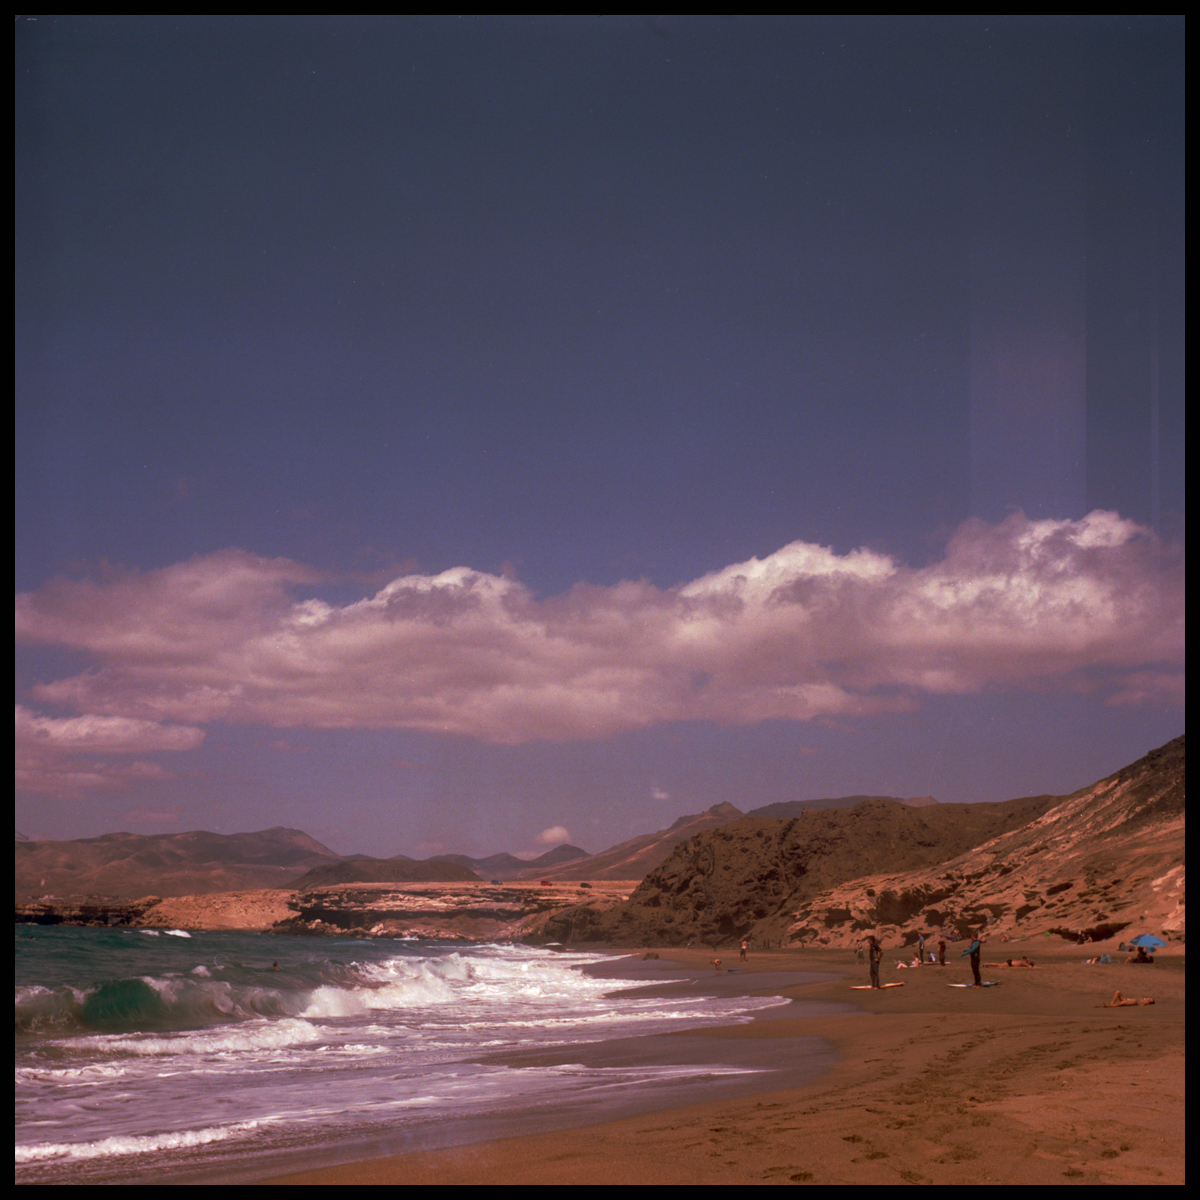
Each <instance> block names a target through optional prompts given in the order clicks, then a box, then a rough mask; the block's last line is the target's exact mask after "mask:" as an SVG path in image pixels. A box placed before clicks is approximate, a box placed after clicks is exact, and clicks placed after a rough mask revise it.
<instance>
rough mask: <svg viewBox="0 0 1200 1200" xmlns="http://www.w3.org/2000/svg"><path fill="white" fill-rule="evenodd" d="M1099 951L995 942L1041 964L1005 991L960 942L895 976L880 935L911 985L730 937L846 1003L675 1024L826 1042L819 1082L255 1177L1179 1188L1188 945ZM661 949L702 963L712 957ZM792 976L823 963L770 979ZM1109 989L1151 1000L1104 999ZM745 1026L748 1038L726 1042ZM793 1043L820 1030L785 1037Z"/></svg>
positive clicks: (1013, 973)
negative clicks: (1153, 953) (1088, 960)
mask: <svg viewBox="0 0 1200 1200" xmlns="http://www.w3.org/2000/svg"><path fill="white" fill-rule="evenodd" d="M1092 949H1093V948H1089V950H1088V951H1087V952H1085V951H1083V950H1081V949H1077V948H1066V947H1062V946H1061V945H1055V946H1053V947H1051V948H1047V947H1046V946H1045V945H1044V944H1043V943H1041V942H1040V941H1029V942H1024V943H1010V944H1008V945H999V944H997V945H996V946H990V945H989V946H988V947H987V948H986V950H985V953H984V962H985V963H988V962H997V961H1001V960H1002V959H1003V958H1005V957H1007V956H1008V955H1010V954H1012V955H1019V954H1027V955H1028V956H1029V957H1030V958H1032V959H1033V960H1034V961H1035V962H1036V963H1037V964H1038V966H1037V969H1035V970H1024V969H1013V968H1007V967H993V968H986V967H985V969H984V972H983V977H984V979H992V980H996V981H998V982H999V983H1000V985H1001V986H999V987H991V988H984V989H973V988H954V987H950V986H948V985H949V984H950V983H962V982H964V981H967V982H969V981H970V971H969V968H968V967H967V965H966V960H965V959H961V960H960V959H959V958H958V957H957V951H952V953H953V954H954V957H949V956H948V960H947V966H946V967H945V968H938V967H935V966H927V967H922V968H919V969H908V970H897V969H896V968H895V963H896V960H897V958H899V957H900V955H899V954H898V953H896V952H888V951H887V950H886V949H885V955H884V971H883V976H882V977H883V980H884V982H885V983H893V982H903V983H904V984H905V986H904V987H899V988H887V989H885V990H882V991H862V990H854V988H853V985H855V984H861V983H866V982H867V968H866V967H865V965H856V964H855V962H854V958H853V953H852V952H849V951H845V950H836V951H834V950H825V951H796V950H780V951H761V952H753V953H751V955H750V956H749V961H748V962H746V963H745V964H741V963H739V962H738V961H737V954H736V951H726V952H724V953H723V954H722V956H721V957H722V958H723V959H724V967H725V968H728V967H734V968H740V967H743V966H744V968H745V969H744V970H741V971H735V973H733V974H730V975H728V976H726V977H725V978H724V979H723V980H722V983H723V985H724V986H735V987H739V988H744V989H745V990H746V991H747V992H750V993H761V992H771V993H775V994H779V995H783V996H787V997H789V998H791V999H796V1000H810V1001H811V1000H815V1001H826V1002H830V1003H831V1004H832V1005H849V1006H852V1010H847V1009H835V1010H833V1011H832V1012H830V1011H825V1012H823V1014H822V1015H810V1016H807V1017H799V1018H773V1017H771V1016H770V1014H769V1011H768V1015H767V1016H766V1017H764V1018H763V1019H759V1020H755V1021H752V1022H751V1023H749V1024H745V1025H738V1026H731V1027H728V1028H724V1029H717V1030H713V1029H707V1030H703V1031H697V1033H695V1034H693V1033H679V1034H673V1035H669V1036H671V1037H674V1038H690V1037H694V1036H703V1037H704V1038H705V1039H708V1040H709V1044H710V1045H711V1044H712V1040H713V1039H725V1040H726V1041H727V1042H728V1043H729V1051H730V1054H731V1055H733V1056H735V1057H740V1056H741V1055H740V1053H739V1052H742V1051H746V1050H750V1049H753V1050H754V1051H756V1052H760V1053H761V1052H769V1055H770V1056H778V1057H780V1058H785V1057H786V1056H787V1054H788V1049H789V1040H790V1039H797V1038H808V1039H811V1038H813V1037H818V1038H823V1039H827V1040H828V1041H829V1042H830V1043H832V1044H833V1046H834V1047H835V1048H836V1051H837V1061H836V1063H835V1065H834V1066H832V1068H831V1069H830V1070H829V1071H828V1072H827V1073H826V1074H825V1075H824V1076H822V1077H821V1078H820V1079H819V1080H818V1081H817V1082H815V1083H812V1084H809V1085H806V1086H803V1087H799V1088H793V1089H790V1090H786V1091H770V1092H761V1093H758V1094H754V1095H748V1096H745V1097H743V1098H740V1099H735V1100H722V1101H718V1102H712V1101H709V1102H704V1100H703V1095H702V1093H701V1094H698V1095H697V1097H696V1100H697V1103H694V1104H689V1105H687V1106H684V1107H674V1108H670V1109H662V1110H659V1111H657V1112H654V1113H651V1114H648V1115H642V1116H637V1117H633V1118H625V1119H621V1120H615V1121H611V1122H607V1123H604V1124H597V1125H590V1126H588V1127H585V1128H574V1129H564V1130H558V1131H555V1132H543V1133H537V1134H532V1135H530V1136H524V1137H510V1138H504V1139H501V1140H493V1141H484V1142H475V1143H473V1144H470V1145H465V1146H459V1147H454V1148H450V1149H442V1150H434V1151H424V1152H419V1153H411V1154H403V1155H399V1156H395V1157H390V1158H374V1159H369V1160H367V1161H361V1162H355V1163H351V1164H343V1165H339V1166H334V1167H325V1168H321V1169H316V1170H306V1171H303V1172H300V1173H296V1174H288V1175H283V1176H279V1177H276V1178H273V1179H269V1180H264V1181H263V1182H266V1183H287V1184H316V1183H338V1184H354V1183H363V1184H384V1183H390V1184H398V1183H405V1184H414V1183H415V1184H465V1183H497V1182H503V1183H530V1184H539V1183H574V1184H584V1183H587V1184H625V1183H628V1184H633V1183H647V1182H652V1183H668V1184H670V1183H681V1184H683V1183H692V1184H704V1183H733V1182H737V1183H815V1184H823V1183H830V1184H837V1183H900V1182H903V1183H948V1184H953V1183H1042V1184H1044V1183H1113V1184H1120V1183H1125V1184H1129V1183H1163V1184H1180V1183H1183V1181H1184V1082H1183V1075H1184V1066H1183V1053H1184V1017H1183V1011H1184V960H1183V951H1182V947H1180V948H1178V949H1177V950H1174V952H1172V949H1171V948H1169V949H1168V950H1167V952H1166V953H1165V954H1160V955H1159V956H1158V961H1157V962H1156V963H1155V964H1154V965H1153V966H1135V965H1126V964H1125V963H1124V961H1123V959H1124V955H1116V954H1113V957H1114V958H1119V959H1120V960H1122V961H1119V962H1116V963H1113V964H1111V965H1096V966H1088V965H1084V963H1083V959H1084V958H1085V956H1086V955H1087V953H1090V952H1091V950H1092ZM1100 949H1101V952H1102V951H1103V949H1104V947H1101V948H1100ZM629 953H630V954H631V955H635V956H637V955H640V954H642V953H644V951H643V950H636V951H630V952H629ZM656 953H658V954H659V955H660V956H661V960H660V961H663V960H669V961H674V962H677V963H680V964H683V965H686V966H690V967H692V968H694V969H709V970H710V969H711V968H710V967H709V963H710V960H711V959H712V957H713V955H712V953H711V952H708V951H703V950H661V949H659V950H657V951H656ZM1110 953H1112V951H1111V950H1110ZM638 961H640V960H638ZM632 965H633V964H630V966H631V967H632ZM723 969H724V968H723ZM788 971H820V972H827V973H828V975H829V976H830V977H829V978H826V979H824V980H822V981H820V982H815V983H802V984H799V985H797V986H791V987H788V986H780V983H781V980H782V979H783V977H782V976H781V974H780V973H781V972H788ZM1118 990H1119V991H1121V992H1122V993H1123V994H1124V995H1125V996H1127V997H1141V996H1153V997H1154V999H1155V1004H1154V1005H1152V1006H1138V1007H1124V1008H1108V1007H1105V1005H1106V1003H1107V1002H1108V1001H1110V1000H1111V998H1112V996H1113V993H1114V992H1115V991H1118ZM817 1011H818V1013H821V1012H822V1010H817ZM746 1039H757V1040H758V1044H757V1045H755V1046H753V1047H749V1046H737V1045H735V1043H738V1042H743V1041H744V1040H746ZM763 1043H767V1044H766V1045H764V1044H763ZM802 1044H804V1045H811V1044H812V1043H811V1042H809V1043H799V1042H792V1045H793V1047H798V1046H800V1045H802Z"/></svg>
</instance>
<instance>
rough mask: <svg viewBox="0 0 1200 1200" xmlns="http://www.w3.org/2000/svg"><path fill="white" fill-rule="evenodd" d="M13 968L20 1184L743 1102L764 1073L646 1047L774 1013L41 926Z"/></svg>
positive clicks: (270, 1169) (218, 1172)
mask: <svg viewBox="0 0 1200 1200" xmlns="http://www.w3.org/2000/svg"><path fill="white" fill-rule="evenodd" d="M15 945H16V989H15V991H16V1130H17V1133H16V1178H17V1182H19V1183H21V1182H27V1183H70V1182H80V1183H81V1182H96V1183H107V1182H145V1181H146V1178H147V1176H146V1172H147V1171H151V1172H153V1173H154V1178H155V1179H156V1181H161V1182H187V1181H189V1180H201V1179H206V1180H207V1179H229V1180H234V1179H250V1178H256V1177H265V1176H267V1175H270V1174H273V1173H278V1172H280V1171H282V1170H285V1169H293V1168H294V1169H299V1167H300V1166H302V1165H307V1164H308V1163H309V1162H328V1161H337V1160H339V1159H342V1160H344V1159H346V1158H366V1157H371V1156H374V1155H378V1154H386V1153H398V1152H401V1151H403V1150H405V1149H414V1148H425V1147H430V1146H436V1145H453V1144H458V1143H462V1142H466V1141H472V1140H477V1139H478V1138H480V1137H482V1136H499V1135H500V1134H504V1135H510V1134H512V1133H519V1132H524V1131H526V1130H528V1131H532V1130H533V1129H535V1128H548V1127H554V1126H556V1125H558V1126H562V1125H568V1124H583V1123H586V1122H587V1121H589V1120H602V1119H607V1118H608V1117H609V1116H612V1115H616V1114H617V1113H618V1112H626V1111H635V1110H637V1109H638V1108H639V1107H640V1108H641V1109H642V1110H648V1109H653V1108H659V1107H666V1106H667V1105H669V1104H671V1103H682V1102H685V1100H688V1099H695V1098H696V1088H697V1087H702V1088H703V1089H705V1094H706V1095H708V1094H712V1095H714V1096H715V1095H717V1094H724V1091H725V1090H732V1091H746V1090H758V1084H757V1083H756V1082H755V1079H756V1077H758V1076H760V1075H762V1074H763V1073H764V1072H769V1071H770V1070H771V1069H772V1068H773V1067H776V1066H778V1065H779V1064H778V1063H775V1064H771V1063H757V1062H751V1063H734V1064H731V1063H729V1062H727V1061H721V1059H720V1058H719V1057H718V1055H716V1054H710V1055H708V1056H707V1057H710V1058H711V1059H712V1061H700V1060H701V1059H703V1058H705V1057H706V1055H705V1048H704V1043H703V1042H697V1041H695V1040H694V1039H690V1038H689V1039H685V1041H684V1042H680V1041H679V1040H678V1039H674V1040H673V1041H672V1040H671V1039H663V1038H661V1037H659V1036H658V1035H661V1034H664V1033H670V1032H674V1031H679V1030H683V1029H699V1028H702V1027H704V1026H712V1025H727V1024H730V1023H734V1022H738V1021H746V1020H750V1019H752V1018H753V1015H754V1013H755V1012H759V1011H766V1010H768V1009H771V1008H773V1007H775V1006H778V1005H781V1004H786V1003H788V1002H787V1001H783V1000H781V999H780V998H779V997H777V996H744V995H738V994H736V993H735V992H730V993H729V994H724V995H722V994H715V993H714V988H713V986H712V981H711V980H706V979H704V978H703V977H700V976H686V975H684V974H681V972H680V971H679V970H677V969H675V970H673V969H672V968H670V967H669V965H667V964H664V967H663V971H662V974H663V975H664V976H666V977H669V978H673V979H675V981H676V982H675V983H674V984H673V985H672V986H669V987H665V988H663V987H659V988H655V989H652V994H647V992H646V991H645V990H642V991H641V992H639V990H638V989H636V988H635V989H632V990H631V989H630V988H629V985H628V983H626V982H623V981H619V980H616V979H614V978H609V977H606V976H605V975H604V974H603V973H600V974H598V973H597V972H604V971H605V970H606V968H607V967H608V966H609V965H611V964H613V963H615V962H618V961H621V960H617V959H614V958H612V957H611V956H603V955H595V954H584V953H569V952H555V951H552V950H545V949H535V948H531V947H527V946H513V945H479V946H463V945H461V944H438V943H428V942H417V941H368V940H358V939H353V940H351V939H345V940H343V939H336V938H292V937H287V938H285V937H276V936H271V935H265V934H263V935H255V934H241V933H201V932H193V933H188V932H186V931H183V930H153V931H151V930H129V929H73V928H65V927H62V926H55V927H44V926H38V927H31V926H17V927H16V941H15ZM625 961H628V960H625ZM772 1015H774V1014H772ZM805 1040H807V1039H805ZM814 1042H815V1039H814ZM683 1045H686V1047H687V1050H688V1053H687V1054H685V1055H683V1056H682V1059H681V1056H680V1053H679V1051H678V1047H680V1046H683ZM618 1047H619V1048H621V1053H616V1050H617V1048H618ZM697 1056H698V1057H697ZM722 1057H723V1056H722ZM829 1058H830V1055H829V1052H828V1048H827V1047H824V1046H823V1045H822V1046H817V1045H814V1046H812V1047H810V1048H809V1053H808V1054H807V1055H806V1060H805V1063H804V1064H791V1066H792V1067H793V1068H794V1067H797V1066H799V1065H803V1066H804V1068H805V1070H806V1072H807V1075H808V1076H811V1075H812V1074H814V1073H816V1072H818V1071H819V1070H821V1069H823V1067H824V1066H826V1065H827V1064H828V1061H829ZM710 1089H715V1090H711V1091H710ZM723 1089H724V1090H723Z"/></svg>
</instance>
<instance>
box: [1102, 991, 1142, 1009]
mask: <svg viewBox="0 0 1200 1200" xmlns="http://www.w3.org/2000/svg"><path fill="white" fill-rule="evenodd" d="M1153 1003H1154V997H1153V996H1143V997H1142V998H1141V999H1140V1000H1135V999H1134V998H1133V997H1132V996H1130V997H1129V998H1128V999H1126V997H1124V996H1122V995H1121V993H1120V992H1113V998H1112V999H1111V1000H1110V1001H1109V1002H1108V1003H1107V1004H1106V1005H1105V1006H1104V1007H1105V1008H1136V1007H1137V1006H1138V1005H1139V1004H1153Z"/></svg>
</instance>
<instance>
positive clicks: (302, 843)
mask: <svg viewBox="0 0 1200 1200" xmlns="http://www.w3.org/2000/svg"><path fill="white" fill-rule="evenodd" d="M865 799H877V797H863V796H842V797H838V798H834V799H826V800H801V801H788V802H785V803H783V804H771V805H767V806H765V807H764V808H760V809H755V810H753V812H751V813H749V814H746V813H743V812H742V811H741V809H739V808H736V807H735V806H734V805H732V804H728V803H725V804H716V805H713V806H712V807H711V808H708V809H706V810H705V811H704V812H702V813H693V814H689V815H686V816H682V817H680V818H678V820H676V821H675V822H674V823H673V824H672V825H671V826H670V827H669V828H667V829H660V830H658V831H657V832H655V833H647V834H642V835H640V836H639V837H635V838H631V839H629V840H628V841H625V842H621V843H620V844H619V845H616V846H613V847H611V848H610V849H608V850H604V851H601V852H600V853H599V854H588V853H587V851H585V850H583V849H581V848H580V847H578V846H571V845H563V846H556V847H555V848H554V849H553V850H548V851H547V852H546V853H545V854H542V855H540V856H539V857H537V858H534V859H522V858H517V857H516V856H515V855H512V854H505V853H500V854H493V855H489V856H488V857H486V858H471V857H469V856H468V855H465V854H443V855H439V856H437V857H436V858H431V859H412V858H409V857H407V856H406V855H403V854H398V855H396V856H394V857H393V858H388V859H380V858H373V857H371V856H369V855H362V854H355V855H339V854H335V853H334V852H333V851H332V850H331V849H330V848H329V847H328V846H325V845H323V844H322V843H321V842H318V841H317V840H316V839H315V838H312V837H310V836H309V835H308V834H306V833H304V832H302V831H301V830H299V829H289V828H285V827H283V826H276V827H275V828H272V829H264V830H260V831H258V832H255V833H235V834H220V833H209V832H206V831H202V830H195V831H191V832H188V833H171V834H150V835H143V834H134V833H107V834H104V835H102V836H100V837H94V838H79V839H76V840H73V841H30V840H27V839H25V840H23V835H18V840H17V842H16V871H15V890H16V894H17V896H18V897H20V898H22V899H29V898H33V897H38V896H43V895H56V896H66V895H79V896H86V895H103V896H114V897H126V898H130V899H132V898H134V897H137V896H143V895H151V894H152V895H158V896H185V895H202V894H205V893H210V892H229V891H242V890H251V889H259V888H288V889H305V888H313V887H320V886H325V885H329V884H338V883H351V882H389V883H393V882H394V883H403V882H421V881H446V882H454V881H458V880H471V879H486V880H491V879H497V880H503V881H505V882H508V881H512V880H523V879H535V878H536V879H542V878H544V879H549V880H552V881H556V882H557V881H564V880H588V879H595V880H614V879H641V878H642V877H643V876H644V875H646V873H647V872H649V871H651V870H653V869H654V868H655V867H657V866H659V865H660V864H662V863H663V862H665V861H666V860H667V858H669V857H670V855H671V853H672V852H673V851H674V849H675V847H676V846H677V845H679V844H680V843H681V842H685V841H687V840H688V839H689V838H691V837H693V836H695V835H696V834H698V833H702V832H704V831H705V830H708V829H716V828H719V827H720V826H723V825H727V824H729V823H730V822H731V821H736V820H738V819H740V818H742V817H744V816H755V817H762V816H794V815H798V814H799V813H800V812H801V811H803V810H817V809H839V808H850V807H854V806H855V805H858V804H860V803H862V802H863V800H865ZM900 803H902V804H907V805H921V804H935V803H936V801H934V800H933V799H932V797H920V798H918V799H916V800H902V801H900Z"/></svg>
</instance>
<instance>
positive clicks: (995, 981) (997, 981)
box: [947, 979, 1000, 987]
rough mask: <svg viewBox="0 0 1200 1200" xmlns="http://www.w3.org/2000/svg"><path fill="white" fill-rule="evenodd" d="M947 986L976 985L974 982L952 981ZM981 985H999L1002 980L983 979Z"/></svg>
mask: <svg viewBox="0 0 1200 1200" xmlns="http://www.w3.org/2000/svg"><path fill="white" fill-rule="evenodd" d="M947 986H949V987H974V986H975V985H974V984H973V983H951V984H948V985H947ZM979 986H980V987H999V986H1000V980H998V979H985V980H984V981H983V983H981V984H980V985H979Z"/></svg>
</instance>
